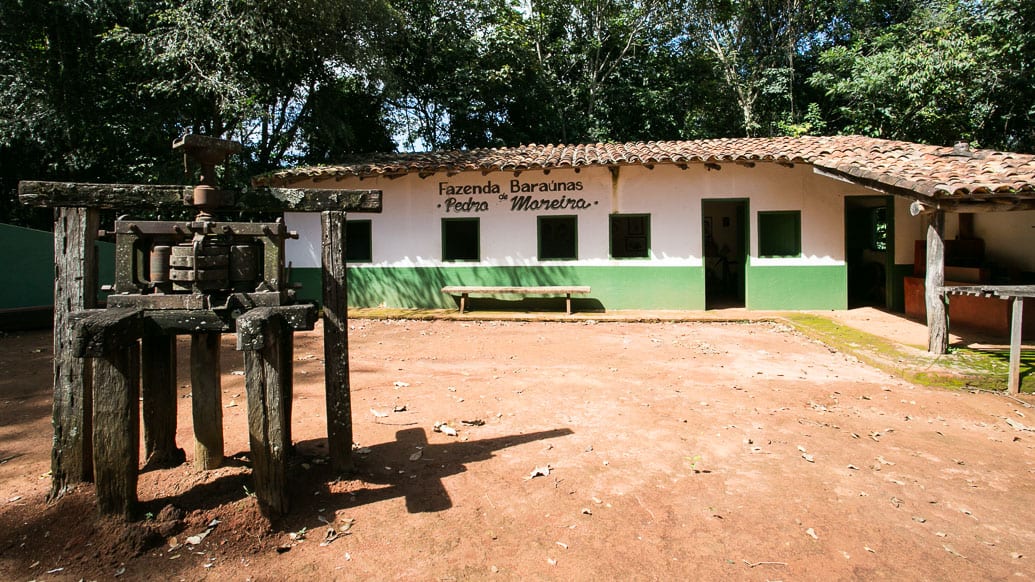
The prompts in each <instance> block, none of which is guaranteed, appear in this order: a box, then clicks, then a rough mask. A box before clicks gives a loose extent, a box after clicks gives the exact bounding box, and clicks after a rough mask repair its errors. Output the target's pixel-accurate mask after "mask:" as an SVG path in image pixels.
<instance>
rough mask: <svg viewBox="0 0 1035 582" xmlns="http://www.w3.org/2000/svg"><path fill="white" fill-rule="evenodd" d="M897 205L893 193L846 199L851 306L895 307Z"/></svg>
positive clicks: (849, 301)
mask: <svg viewBox="0 0 1035 582" xmlns="http://www.w3.org/2000/svg"><path fill="white" fill-rule="evenodd" d="M894 208H895V207H894V199H893V198H892V197H891V196H849V197H847V198H845V262H846V263H847V266H848V307H849V308H852V307H865V306H873V307H891V301H892V299H891V286H890V284H889V282H890V280H889V275H890V274H891V273H892V270H893V263H892V259H893V258H894V256H895V250H894V248H892V245H893V244H894V240H895V237H894V235H893V232H894V224H893V218H894V212H895V210H894Z"/></svg>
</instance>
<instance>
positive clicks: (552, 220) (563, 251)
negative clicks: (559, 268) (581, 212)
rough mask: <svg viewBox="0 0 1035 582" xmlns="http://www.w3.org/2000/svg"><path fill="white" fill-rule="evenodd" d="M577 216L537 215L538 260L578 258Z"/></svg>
mask: <svg viewBox="0 0 1035 582" xmlns="http://www.w3.org/2000/svg"><path fill="white" fill-rule="evenodd" d="M578 240H579V239H578V217H575V216H540V217H539V260H541V261H545V260H550V259H553V260H574V259H577V258H578Z"/></svg>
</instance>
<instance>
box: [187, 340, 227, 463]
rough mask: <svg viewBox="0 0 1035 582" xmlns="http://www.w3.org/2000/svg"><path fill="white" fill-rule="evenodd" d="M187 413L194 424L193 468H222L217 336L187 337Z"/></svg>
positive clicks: (221, 417) (221, 416) (221, 405)
mask: <svg viewBox="0 0 1035 582" xmlns="http://www.w3.org/2000/svg"><path fill="white" fill-rule="evenodd" d="M190 387H191V399H190V400H191V412H192V416H193V420H194V467H195V468H196V469H199V470H206V469H215V468H217V467H219V466H220V465H221V464H223V399H222V396H223V395H222V393H221V392H220V367H219V333H218V332H217V333H212V332H199V333H193V334H191V341H190Z"/></svg>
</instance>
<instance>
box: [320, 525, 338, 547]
mask: <svg viewBox="0 0 1035 582" xmlns="http://www.w3.org/2000/svg"><path fill="white" fill-rule="evenodd" d="M338 537H339V534H338V530H336V529H334V528H333V527H329V528H327V531H326V532H325V533H324V535H323V541H322V542H320V547H321V548H322V547H324V546H329V545H331V543H332V542H333V541H334V540H336V539H338Z"/></svg>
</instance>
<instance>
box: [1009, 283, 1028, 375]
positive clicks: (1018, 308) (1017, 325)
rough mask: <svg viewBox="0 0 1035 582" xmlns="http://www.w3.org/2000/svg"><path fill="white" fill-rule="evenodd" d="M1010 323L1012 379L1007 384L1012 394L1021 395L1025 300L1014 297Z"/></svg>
mask: <svg viewBox="0 0 1035 582" xmlns="http://www.w3.org/2000/svg"><path fill="white" fill-rule="evenodd" d="M1010 302H1011V303H1012V304H1013V305H1012V307H1013V310H1012V314H1011V315H1012V317H1011V321H1010V378H1009V380H1008V382H1007V388H1008V392H1009V393H1010V394H1020V393H1021V334H1022V333H1023V329H1024V325H1023V324H1024V298H1023V297H1013V298H1011V299H1010Z"/></svg>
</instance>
